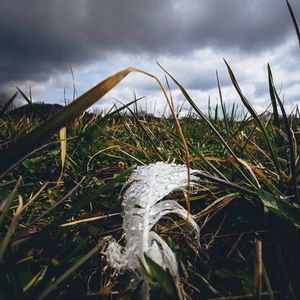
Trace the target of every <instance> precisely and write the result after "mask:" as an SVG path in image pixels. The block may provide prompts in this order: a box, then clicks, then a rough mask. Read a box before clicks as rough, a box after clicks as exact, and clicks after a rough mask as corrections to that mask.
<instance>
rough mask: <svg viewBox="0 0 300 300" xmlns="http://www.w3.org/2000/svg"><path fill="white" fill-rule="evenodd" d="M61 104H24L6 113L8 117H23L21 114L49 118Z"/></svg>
mask: <svg viewBox="0 0 300 300" xmlns="http://www.w3.org/2000/svg"><path fill="white" fill-rule="evenodd" d="M62 107H63V106H62V105H60V104H49V103H32V104H31V105H29V104H26V105H23V106H20V107H18V108H16V109H14V110H12V111H10V112H8V113H7V114H8V115H9V116H10V117H23V116H34V117H41V116H43V117H44V118H46V119H47V118H49V117H50V116H52V115H53V114H54V113H56V112H57V111H58V110H60V109H61V108H62Z"/></svg>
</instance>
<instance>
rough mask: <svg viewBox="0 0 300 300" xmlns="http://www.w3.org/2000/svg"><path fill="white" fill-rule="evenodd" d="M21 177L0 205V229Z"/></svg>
mask: <svg viewBox="0 0 300 300" xmlns="http://www.w3.org/2000/svg"><path fill="white" fill-rule="evenodd" d="M21 180H22V177H20V178H19V179H18V181H17V182H16V184H15V186H14V188H13V190H12V191H11V192H10V193H9V195H8V196H7V197H6V199H4V200H3V201H2V203H1V205H0V228H1V226H2V224H3V222H4V220H5V217H6V215H7V213H8V210H9V207H10V205H11V202H12V201H13V200H14V198H15V196H16V193H17V190H18V188H19V185H20V183H21Z"/></svg>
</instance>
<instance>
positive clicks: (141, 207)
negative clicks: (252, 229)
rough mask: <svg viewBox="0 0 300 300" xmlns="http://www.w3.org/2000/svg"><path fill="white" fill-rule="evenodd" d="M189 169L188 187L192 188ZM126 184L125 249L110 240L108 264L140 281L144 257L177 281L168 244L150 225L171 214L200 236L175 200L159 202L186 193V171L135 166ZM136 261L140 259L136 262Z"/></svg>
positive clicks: (179, 167) (178, 167) (161, 164)
mask: <svg viewBox="0 0 300 300" xmlns="http://www.w3.org/2000/svg"><path fill="white" fill-rule="evenodd" d="M197 172H199V171H194V170H191V174H192V175H191V185H192V186H193V185H195V181H196V179H197V178H196V177H195V176H193V174H195V173H197ZM127 185H128V186H129V187H128V188H127V190H126V192H125V194H124V198H123V204H122V205H123V216H124V220H123V229H124V236H125V242H126V245H125V248H123V247H121V246H120V245H119V244H118V243H116V242H115V241H112V242H111V243H110V244H109V246H108V249H107V256H108V262H109V263H110V265H111V266H112V267H114V268H116V269H118V270H119V271H120V272H122V271H126V270H129V271H133V272H134V273H136V274H137V279H138V280H141V279H143V277H142V276H143V275H142V270H141V266H140V261H142V262H143V264H144V265H145V267H146V268H147V264H146V262H145V259H144V254H146V255H147V256H148V257H150V258H151V259H152V260H154V261H155V262H157V263H158V264H159V265H160V266H161V267H163V268H164V269H168V270H169V271H170V273H171V274H172V276H173V277H174V279H175V278H177V279H178V278H179V275H178V266H177V261H176V258H175V255H174V253H173V252H172V250H171V249H170V247H169V246H168V244H167V243H166V242H165V241H164V240H163V239H162V238H161V237H160V236H159V235H158V234H157V233H155V232H154V231H151V229H152V228H153V226H154V225H155V224H156V223H157V222H158V221H159V220H160V219H161V218H162V217H163V216H165V215H167V214H170V213H173V214H177V215H178V216H180V217H182V218H183V219H186V220H187V221H188V222H189V224H190V225H191V226H192V227H193V228H194V229H195V231H196V235H197V237H199V227H198V225H197V224H196V222H195V221H194V220H193V217H192V216H191V215H190V214H189V213H188V211H187V210H186V209H184V208H183V207H182V206H181V205H180V204H179V203H177V202H176V201H174V200H165V201H161V200H162V199H163V198H164V197H165V196H167V195H168V194H169V193H171V192H172V191H174V190H182V191H185V190H186V186H187V168H186V166H184V165H177V164H167V163H164V162H157V163H155V164H150V165H148V166H143V167H138V168H137V169H136V170H135V171H134V172H133V174H132V175H131V177H130V178H129V180H128V182H127ZM137 258H139V260H140V261H139V260H138V259H137Z"/></svg>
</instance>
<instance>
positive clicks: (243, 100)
mask: <svg viewBox="0 0 300 300" xmlns="http://www.w3.org/2000/svg"><path fill="white" fill-rule="evenodd" d="M224 62H225V64H226V66H227V69H228V73H229V76H230V78H231V81H232V83H233V86H234V87H235V89H236V91H237V92H238V94H239V96H240V98H241V100H242V102H243V104H244V105H245V107H246V108H247V110H248V111H249V113H250V114H251V116H252V118H253V119H254V121H255V123H256V124H257V126H258V127H259V129H260V130H261V131H262V134H263V136H264V138H265V140H266V143H267V145H268V147H269V150H270V153H271V157H272V160H273V163H274V165H275V168H276V170H277V172H278V174H281V170H280V165H279V161H278V157H277V155H276V153H275V149H274V147H273V145H272V142H271V140H270V137H269V135H268V132H267V130H266V128H265V126H264V125H263V123H262V122H261V120H260V118H259V116H258V114H257V112H256V111H255V109H254V108H253V107H252V105H251V104H250V102H249V101H248V99H247V98H246V97H245V96H244V94H243V92H242V90H241V88H240V86H239V84H238V82H237V80H236V78H235V75H234V73H233V71H232V70H231V68H230V66H229V64H228V63H227V62H226V60H224Z"/></svg>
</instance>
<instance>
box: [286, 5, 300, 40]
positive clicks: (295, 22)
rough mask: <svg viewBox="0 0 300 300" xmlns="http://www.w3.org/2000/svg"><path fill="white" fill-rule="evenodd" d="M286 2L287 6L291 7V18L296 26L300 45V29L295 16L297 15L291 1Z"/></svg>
mask: <svg viewBox="0 0 300 300" xmlns="http://www.w3.org/2000/svg"><path fill="white" fill-rule="evenodd" d="M286 4H287V7H288V9H289V12H290V15H291V18H292V20H293V24H294V27H295V31H296V34H297V37H298V42H299V45H300V31H299V26H298V24H297V20H296V18H295V15H294V12H293V9H292V7H291V5H290V3H289V1H288V0H286Z"/></svg>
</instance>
